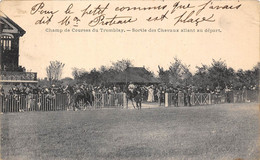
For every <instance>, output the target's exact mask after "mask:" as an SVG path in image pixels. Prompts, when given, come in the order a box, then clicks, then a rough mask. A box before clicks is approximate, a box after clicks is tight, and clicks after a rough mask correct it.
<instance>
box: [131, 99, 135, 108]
mask: <svg viewBox="0 0 260 160" xmlns="http://www.w3.org/2000/svg"><path fill="white" fill-rule="evenodd" d="M131 102H132V105H133V107H134V109H135V104H134V101H133V99H132V98H131Z"/></svg>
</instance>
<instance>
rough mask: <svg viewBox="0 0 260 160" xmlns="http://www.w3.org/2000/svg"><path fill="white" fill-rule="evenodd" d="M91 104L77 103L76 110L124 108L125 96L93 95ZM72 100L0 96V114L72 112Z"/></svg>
mask: <svg viewBox="0 0 260 160" xmlns="http://www.w3.org/2000/svg"><path fill="white" fill-rule="evenodd" d="M93 99H94V101H93V102H92V104H90V103H89V102H84V100H81V101H79V102H77V104H76V106H77V108H78V109H86V108H87V107H94V108H123V107H124V106H126V94H125V93H116V94H101V93H100V94H99V93H98V94H94V98H93ZM71 102H72V99H71V98H70V96H69V95H67V94H56V95H46V94H29V95H23V94H15V95H5V96H0V112H23V111H58V110H72V109H73V105H72V103H71Z"/></svg>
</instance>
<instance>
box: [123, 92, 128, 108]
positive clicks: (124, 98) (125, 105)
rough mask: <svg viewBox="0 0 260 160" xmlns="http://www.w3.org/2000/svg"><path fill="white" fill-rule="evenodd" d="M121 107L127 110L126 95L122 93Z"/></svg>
mask: <svg viewBox="0 0 260 160" xmlns="http://www.w3.org/2000/svg"><path fill="white" fill-rule="evenodd" d="M123 106H124V108H126V109H127V108H128V106H127V99H126V93H123Z"/></svg>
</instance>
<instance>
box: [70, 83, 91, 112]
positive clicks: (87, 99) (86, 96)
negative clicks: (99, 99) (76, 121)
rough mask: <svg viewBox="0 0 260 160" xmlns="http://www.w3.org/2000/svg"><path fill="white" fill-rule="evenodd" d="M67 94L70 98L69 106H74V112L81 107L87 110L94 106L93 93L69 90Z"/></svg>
mask: <svg viewBox="0 0 260 160" xmlns="http://www.w3.org/2000/svg"><path fill="white" fill-rule="evenodd" d="M67 94H68V97H69V106H72V107H73V110H74V111H75V110H76V108H77V109H79V110H80V105H83V106H84V110H86V107H87V106H88V104H89V105H90V106H93V102H94V96H93V95H92V93H91V91H85V90H79V89H77V90H76V91H75V90H74V89H71V88H68V90H67Z"/></svg>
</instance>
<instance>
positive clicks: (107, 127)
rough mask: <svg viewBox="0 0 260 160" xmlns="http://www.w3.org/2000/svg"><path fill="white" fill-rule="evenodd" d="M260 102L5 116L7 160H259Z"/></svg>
mask: <svg viewBox="0 0 260 160" xmlns="http://www.w3.org/2000/svg"><path fill="white" fill-rule="evenodd" d="M257 105H258V104H256V103H247V104H222V105H210V106H196V107H168V108H164V107H160V108H153V109H142V110H133V109H132V110H131V109H99V110H87V111H77V112H73V111H55V112H24V113H8V114H2V115H1V133H2V135H1V154H2V155H1V156H2V159H8V160H9V159H32V160H38V159H46V160H51V159H93V160H95V159H129V160H130V159H131V160H132V159H174V160H175V159H176V160H179V159H198V160H201V159H205V160H213V159H227V160H229V159H230V160H231V159H237V158H242V159H246V160H248V159H258V158H259V157H258V153H259V152H258V145H257V144H258V143H257V140H258V135H259V132H258V131H259V128H258V126H259V119H258V118H259V108H258V106H257Z"/></svg>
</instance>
